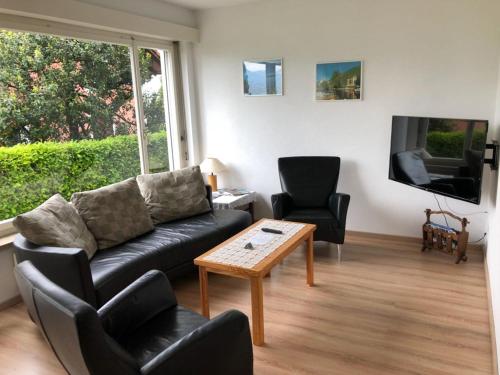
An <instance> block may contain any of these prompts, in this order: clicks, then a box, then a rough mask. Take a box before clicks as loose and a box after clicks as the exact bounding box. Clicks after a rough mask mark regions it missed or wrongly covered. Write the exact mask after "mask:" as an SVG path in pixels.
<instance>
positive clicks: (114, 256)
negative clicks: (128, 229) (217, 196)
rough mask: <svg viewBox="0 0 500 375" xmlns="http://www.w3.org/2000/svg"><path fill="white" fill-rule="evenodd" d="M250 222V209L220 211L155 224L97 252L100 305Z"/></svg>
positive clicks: (187, 262) (190, 260) (94, 273)
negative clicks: (150, 273)
mask: <svg viewBox="0 0 500 375" xmlns="http://www.w3.org/2000/svg"><path fill="white" fill-rule="evenodd" d="M250 223H251V217H250V215H249V214H248V213H247V212H244V211H238V210H220V211H214V212H210V213H206V214H201V215H197V216H193V217H190V218H188V219H183V220H177V221H173V222H170V223H165V224H161V225H158V226H156V228H155V230H154V231H153V232H150V233H147V234H145V235H143V236H140V237H138V238H135V239H133V240H130V241H128V242H126V243H124V244H121V245H118V246H115V247H113V248H110V249H107V250H106V251H98V252H97V253H96V255H95V256H94V258H92V260H91V261H90V269H91V273H92V279H93V282H94V287H95V290H96V296H97V302H98V305H102V304H103V303H105V302H106V301H108V300H109V299H110V298H112V297H113V296H114V295H116V293H118V292H119V291H120V290H122V289H123V288H124V287H125V286H127V285H128V284H129V283H131V282H132V281H134V280H135V279H137V278H138V277H139V276H141V275H142V274H143V273H145V272H147V271H149V270H152V269H158V270H160V271H163V272H165V273H166V274H167V276H168V277H171V276H172V275H171V273H170V271H172V270H175V268H177V267H179V266H182V265H186V266H193V259H194V258H196V257H197V256H199V255H201V254H203V253H204V252H206V251H208V250H210V249H211V248H212V247H214V246H216V245H218V244H219V243H221V242H222V241H225V240H226V239H227V238H229V237H231V236H233V235H235V234H236V233H238V232H240V231H241V230H243V229H245V228H246V227H247V226H248V225H250Z"/></svg>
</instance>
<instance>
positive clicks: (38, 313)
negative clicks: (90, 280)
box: [15, 261, 253, 375]
mask: <svg viewBox="0 0 500 375" xmlns="http://www.w3.org/2000/svg"><path fill="white" fill-rule="evenodd" d="M15 273H16V279H17V283H18V286H19V289H20V292H21V295H22V297H23V300H24V302H25V304H26V306H27V307H28V311H29V314H30V316H31V317H32V319H33V321H34V322H35V323H36V324H37V325H38V327H39V328H40V330H41V331H42V333H43V335H44V336H45V338H46V340H47V341H48V343H49V344H50V346H51V348H52V350H53V351H54V353H55V354H56V356H57V358H58V360H59V361H60V362H61V364H62V365H63V366H64V368H65V369H66V371H67V372H68V373H70V374H78V375H79V374H96V375H101V374H102V375H104V374H106V375H107V374H120V375H129V374H238V375H239V374H252V373H253V353H252V343H251V338H250V330H249V325H248V318H247V317H246V316H245V315H244V314H242V313H241V312H239V311H236V310H232V311H227V312H225V313H223V314H221V315H219V316H217V317H216V318H214V319H213V320H208V319H206V318H204V317H202V316H201V315H198V314H196V313H195V312H192V311H190V310H187V309H185V308H183V307H181V306H179V305H177V300H176V298H175V295H174V293H173V291H172V288H171V287H170V283H169V282H168V279H167V278H166V276H165V275H164V274H163V273H162V272H160V271H150V272H148V273H146V274H145V275H143V276H142V277H140V278H139V279H137V280H136V281H135V282H133V283H132V284H131V285H129V286H128V287H127V288H126V289H124V290H123V291H122V292H120V293H119V294H117V295H116V296H115V297H114V298H113V299H111V300H110V301H108V302H107V303H106V304H105V305H104V306H102V307H101V308H100V309H99V310H97V311H96V310H95V308H94V307H92V306H91V305H89V304H88V303H86V302H84V301H82V300H81V299H79V298H77V297H75V296H74V295H72V294H70V293H69V292H67V291H66V290H64V289H62V288H60V287H59V286H57V285H56V284H54V283H53V282H52V281H50V280H49V279H47V278H46V277H45V276H44V275H43V274H42V273H40V272H39V271H38V270H37V269H36V268H35V266H33V264H32V263H31V262H29V261H25V262H22V263H20V264H19V265H17V266H16V270H15Z"/></svg>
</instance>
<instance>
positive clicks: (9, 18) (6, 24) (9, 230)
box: [0, 14, 188, 238]
mask: <svg viewBox="0 0 500 375" xmlns="http://www.w3.org/2000/svg"><path fill="white" fill-rule="evenodd" d="M0 30H10V31H14V32H25V33H37V34H46V35H51V36H56V37H60V38H71V39H79V40H83V41H89V42H97V43H109V44H115V45H121V46H126V47H128V48H129V54H130V64H131V71H132V81H133V90H134V102H135V112H136V121H137V139H138V144H139V158H140V163H141V173H143V174H144V173H148V172H149V160H148V154H147V144H146V134H145V132H144V124H145V121H144V108H143V97H142V89H141V86H142V81H141V77H140V69H139V58H138V57H139V49H140V48H148V49H158V50H160V51H161V52H162V53H161V60H162V62H161V66H162V79H163V85H162V86H163V90H164V92H163V94H164V96H163V97H164V101H163V102H164V106H165V116H166V120H167V118H168V121H166V126H167V129H166V130H167V140H168V144H167V147H168V156H169V167H170V169H171V170H174V169H178V168H182V167H184V166H185V165H186V160H185V158H184V157H183V155H187V154H188V153H187V144H186V142H185V139H186V137H185V136H183V134H184V132H185V128H184V126H182V124H183V123H182V121H181V119H182V111H181V108H179V105H181V104H182V101H181V100H180V98H181V95H182V79H181V76H180V69H179V67H178V63H179V53H178V48H177V47H176V44H175V43H174V42H172V41H169V40H165V39H161V38H158V39H156V38H147V37H143V36H139V35H132V34H125V33H119V32H113V31H106V30H100V29H94V28H89V27H85V26H78V25H69V24H66V23H62V22H55V21H46V20H41V19H36V18H31V17H24V16H17V15H10V14H0ZM13 220H14V218H10V219H6V220H3V221H0V238H1V237H6V236H8V235H11V234H13V233H15V232H16V230H15V228H14V226H13V224H12V222H13Z"/></svg>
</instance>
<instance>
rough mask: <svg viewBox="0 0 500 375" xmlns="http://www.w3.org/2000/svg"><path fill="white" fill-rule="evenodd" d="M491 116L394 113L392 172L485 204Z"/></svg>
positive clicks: (413, 182) (414, 182)
mask: <svg viewBox="0 0 500 375" xmlns="http://www.w3.org/2000/svg"><path fill="white" fill-rule="evenodd" d="M487 132H488V121H486V120H466V119H447V118H432V117H409V116H393V117H392V137H391V156H390V166H389V178H390V179H391V180H394V181H397V182H401V183H403V184H407V185H410V186H413V187H416V188H419V189H423V190H427V191H429V192H432V193H436V194H441V195H444V196H448V197H452V198H456V199H461V200H464V201H467V202H471V203H475V204H479V203H480V200H481V181H482V176H483V165H484V152H485V149H486V135H487Z"/></svg>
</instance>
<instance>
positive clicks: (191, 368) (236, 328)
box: [141, 310, 253, 375]
mask: <svg viewBox="0 0 500 375" xmlns="http://www.w3.org/2000/svg"><path fill="white" fill-rule="evenodd" d="M193 358H195V359H196V360H193ZM141 370H142V372H143V374H147V375H152V374H155V375H156V374H174V373H175V374H176V375H191V374H227V375H252V374H253V348H252V341H251V338H250V328H249V324H248V318H247V317H246V315H244V314H243V313H241V312H239V311H236V310H230V311H227V312H225V313H222V314H220V315H218V316H217V317H215V318H214V319H212V320H210V321H207V322H205V323H203V324H200V325H199V327H198V328H197V329H195V330H194V331H192V332H191V333H189V334H188V335H186V336H184V337H182V338H181V339H180V340H178V341H176V342H175V343H174V344H173V345H171V346H169V347H168V348H166V349H165V350H164V351H163V352H162V353H161V354H159V355H158V356H156V357H155V358H153V359H152V360H151V361H149V362H148V363H147V364H145V365H144V366H143V367H142V368H141Z"/></svg>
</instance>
